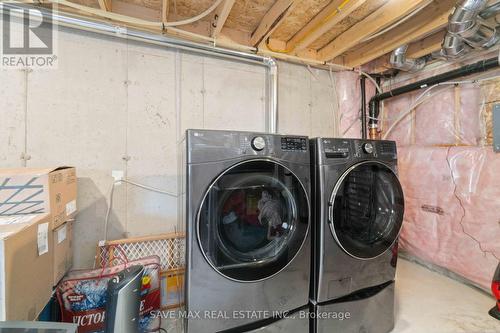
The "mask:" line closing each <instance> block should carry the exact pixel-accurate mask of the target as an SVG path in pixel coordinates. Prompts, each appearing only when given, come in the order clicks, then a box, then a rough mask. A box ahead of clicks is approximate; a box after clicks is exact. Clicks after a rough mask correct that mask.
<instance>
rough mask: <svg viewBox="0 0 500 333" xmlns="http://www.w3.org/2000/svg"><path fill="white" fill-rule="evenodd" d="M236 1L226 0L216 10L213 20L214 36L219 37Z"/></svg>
mask: <svg viewBox="0 0 500 333" xmlns="http://www.w3.org/2000/svg"><path fill="white" fill-rule="evenodd" d="M235 1H236V0H225V1H223V2H222V3H221V4H220V5H219V6H218V7H217V9H216V10H215V14H214V16H213V20H212V33H211V35H212V37H214V38H217V37H218V36H219V34H220V32H221V31H222V28H223V27H224V23H226V20H227V18H228V16H229V13H230V12H231V9H232V8H233V5H234V2H235Z"/></svg>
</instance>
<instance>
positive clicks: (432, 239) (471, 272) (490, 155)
mask: <svg viewBox="0 0 500 333" xmlns="http://www.w3.org/2000/svg"><path fill="white" fill-rule="evenodd" d="M440 71H441V72H443V71H445V69H441V70H440ZM433 74H435V73H434V71H432V72H429V73H426V75H428V76H430V75H433ZM336 78H337V92H338V98H339V106H340V111H341V114H342V119H341V133H344V135H343V136H344V137H359V133H360V128H359V125H358V124H359V122H357V123H356V120H357V119H359V101H360V92H359V76H358V75H357V74H355V73H352V72H343V73H338V74H337V77H336ZM420 78H422V77H414V78H411V80H409V81H407V82H405V84H406V83H409V82H411V81H415V80H417V79H420ZM367 83H368V81H367ZM492 86H493V87H496V86H498V87H500V80H499V81H498V84H496V85H495V84H494V85H491V84H489V85H488V89H485V88H484V87H483V86H482V85H479V84H466V85H460V86H458V87H455V86H444V87H439V88H435V89H432V90H430V91H429V93H428V94H426V95H424V96H423V97H422V98H421V100H422V101H423V102H422V103H420V104H419V105H418V106H417V107H416V108H415V109H414V112H412V113H410V114H409V115H408V116H407V117H406V118H404V119H403V120H402V121H400V122H399V123H398V124H397V126H395V127H394V128H393V129H392V131H391V133H390V135H389V136H388V138H387V139H389V140H395V141H396V142H397V144H398V161H399V163H398V164H399V177H400V179H401V183H402V186H403V191H404V195H405V204H406V207H405V221H404V224H403V230H402V232H401V239H400V244H401V248H402V249H403V250H404V251H406V252H408V253H409V254H411V255H413V256H416V257H418V258H420V259H423V260H425V261H427V262H430V263H432V264H435V265H438V266H441V267H444V268H446V269H448V270H450V271H452V272H454V273H457V274H459V275H461V276H463V277H465V278H466V279H468V280H470V281H472V282H473V283H475V284H477V285H478V286H480V287H482V288H484V289H489V287H490V284H491V277H492V275H493V272H494V270H495V268H496V266H497V264H498V261H499V258H500V209H499V208H500V176H499V175H498V173H499V172H500V154H495V153H494V152H493V151H492V147H491V146H484V147H482V146H480V144H482V143H484V140H483V139H484V137H483V136H484V135H485V134H484V127H485V126H486V125H485V123H484V116H483V113H484V112H485V110H486V108H485V103H488V102H489V101H492V100H498V94H497V97H495V96H494V95H495V92H496V91H497V90H495V89H493V88H492ZM393 88H394V87H393ZM370 89H371V90H370V92H368V93H367V101H369V100H370V98H371V96H373V93H374V90H373V85H371V86H370ZM367 91H368V88H367ZM499 91H500V89H499ZM423 92H424V89H421V90H418V91H415V92H412V93H409V94H405V95H402V96H397V97H394V98H391V99H388V100H386V101H384V103H383V111H382V112H381V114H380V118H381V122H380V123H379V125H380V128H381V129H382V130H383V132H382V133H384V132H385V131H387V129H388V128H389V127H390V126H391V125H392V124H393V123H394V121H395V120H396V119H398V118H399V117H400V115H402V114H403V113H405V112H407V110H409V109H411V108H412V106H414V105H415V101H416V100H417V98H418V97H419V96H420V95H421V94H422V93H423ZM353 123H354V125H352V124H353Z"/></svg>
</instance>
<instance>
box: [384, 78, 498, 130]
mask: <svg viewBox="0 0 500 333" xmlns="http://www.w3.org/2000/svg"><path fill="white" fill-rule="evenodd" d="M496 78H497V76H493V77H488V78H483V79H475V80H464V81H447V82H441V83H438V84H435V85H432V86H430V87H428V88H427V89H426V90H425V91H424V92H423V93H422V94H420V95H419V96H418V97H417V98H416V99H415V101H414V102H413V103H412V104H411V105H410V107H409V108H408V109H407V110H406V111H405V112H403V113H402V114H401V115H400V116H399V117H398V118H397V119H396V120H395V121H394V122H393V123H392V125H391V126H390V127H389V128H388V129H387V131H386V132H385V133H384V135H383V136H382V139H383V140H385V139H387V137H388V135H389V134H390V133H391V132H392V130H393V129H394V128H395V127H396V126H397V125H398V124H399V123H400V122H401V121H402V120H403V119H404V118H406V117H407V116H408V115H409V114H410V113H411V112H412V111H413V109H415V108H416V107H417V106H418V105H420V104H421V103H422V102H423V101H421V99H422V98H423V97H424V96H425V95H426V94H427V93H429V92H430V91H431V90H433V89H434V88H436V87H440V86H446V85H453V86H457V85H461V84H474V83H479V82H484V81H488V80H493V79H496Z"/></svg>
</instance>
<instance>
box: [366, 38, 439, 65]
mask: <svg viewBox="0 0 500 333" xmlns="http://www.w3.org/2000/svg"><path fill="white" fill-rule="evenodd" d="M445 34H446V31H445V30H441V31H438V32H436V33H434V34H432V35H430V36H428V37H425V38H424V39H422V40H419V41H417V42H414V43H411V44H410V45H409V46H408V50H407V51H406V56H407V58H411V59H416V58H420V57H423V56H425V55H428V54H431V53H432V52H436V51H439V50H440V49H441V44H442V42H443V38H444V35H445ZM390 57H391V55H390V54H385V55H383V56H382V57H380V58H379V59H377V60H376V61H375V64H374V65H375V66H374V68H373V69H372V70H371V72H373V73H380V72H384V71H386V70H388V69H391V65H390Z"/></svg>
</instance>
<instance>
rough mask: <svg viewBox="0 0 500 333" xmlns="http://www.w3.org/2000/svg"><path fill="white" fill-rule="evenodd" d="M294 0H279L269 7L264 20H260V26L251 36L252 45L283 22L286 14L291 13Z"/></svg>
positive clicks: (255, 44)
mask: <svg viewBox="0 0 500 333" xmlns="http://www.w3.org/2000/svg"><path fill="white" fill-rule="evenodd" d="M293 3H294V1H293V0H278V1H276V3H275V4H274V5H273V6H272V7H271V9H269V11H268V12H267V13H266V15H264V18H263V19H262V21H260V23H259V26H258V27H257V29H255V31H254V32H253V33H252V37H251V38H250V44H251V45H252V46H257V45H258V44H259V43H260V42H261V41H262V40H263V39H264V38H265V37H266V36H268V35H269V34H271V33H272V31H273V30H274V29H276V28H277V27H278V25H279V24H280V23H281V22H283V19H284V18H285V17H286V14H287V13H289V11H290V9H291V6H293Z"/></svg>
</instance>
